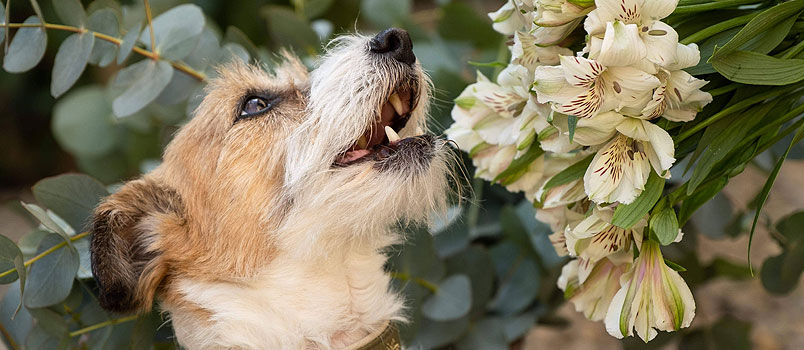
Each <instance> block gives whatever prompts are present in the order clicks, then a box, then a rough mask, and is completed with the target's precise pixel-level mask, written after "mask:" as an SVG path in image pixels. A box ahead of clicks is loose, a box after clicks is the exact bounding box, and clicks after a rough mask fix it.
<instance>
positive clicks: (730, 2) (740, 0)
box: [673, 0, 760, 15]
mask: <svg viewBox="0 0 804 350" xmlns="http://www.w3.org/2000/svg"><path fill="white" fill-rule="evenodd" d="M757 2H760V1H758V0H719V1H711V2H705V3H700V4H693V5H682V6H678V7H676V10H675V11H673V14H674V15H677V14H682V13H695V12H703V11H709V10H716V9H721V8H726V7H733V6H740V5H745V4H752V3H757Z"/></svg>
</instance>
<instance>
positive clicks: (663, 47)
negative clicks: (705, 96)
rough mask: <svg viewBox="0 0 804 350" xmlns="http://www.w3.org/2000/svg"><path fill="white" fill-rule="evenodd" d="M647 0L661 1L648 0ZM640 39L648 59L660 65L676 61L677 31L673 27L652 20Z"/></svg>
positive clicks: (650, 0) (652, 0)
mask: <svg viewBox="0 0 804 350" xmlns="http://www.w3.org/2000/svg"><path fill="white" fill-rule="evenodd" d="M648 2H661V1H654V0H649V1H648ZM642 39H643V42H644V43H645V47H646V49H647V56H646V57H645V58H647V59H648V60H649V61H651V62H653V63H655V64H657V65H659V66H662V67H666V66H669V65H671V64H674V63H676V62H677V58H676V53H677V51H678V33H676V30H675V29H673V27H671V26H669V25H667V24H665V23H662V22H659V21H656V22H653V25H652V26H651V27H650V28H648V30H647V32H643V33H642Z"/></svg>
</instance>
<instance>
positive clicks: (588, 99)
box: [533, 56, 661, 118]
mask: <svg viewBox="0 0 804 350" xmlns="http://www.w3.org/2000/svg"><path fill="white" fill-rule="evenodd" d="M560 60H561V65H559V66H541V67H537V68H536V71H535V78H534V82H533V89H534V90H535V91H536V94H537V98H538V101H539V102H540V103H548V102H550V103H552V107H553V110H555V111H556V112H559V113H563V114H567V115H575V116H577V117H579V118H589V117H593V116H595V115H597V114H598V113H601V112H606V111H611V110H616V111H620V110H622V109H623V108H631V109H634V110H635V111H636V113H637V115H638V114H639V112H641V110H642V108H643V107H644V105H645V104H647V103H648V101H650V99H651V96H652V94H651V92H652V91H653V89H655V88H657V87H659V86H660V85H661V82H660V81H659V79H657V78H656V77H654V76H653V75H651V74H648V73H646V72H644V71H642V70H640V69H637V68H633V67H605V66H604V65H602V64H601V63H600V62H597V61H595V60H590V59H586V58H583V57H573V56H561V57H560ZM635 106H636V107H635Z"/></svg>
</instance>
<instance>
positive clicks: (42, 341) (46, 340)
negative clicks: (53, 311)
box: [25, 327, 66, 350]
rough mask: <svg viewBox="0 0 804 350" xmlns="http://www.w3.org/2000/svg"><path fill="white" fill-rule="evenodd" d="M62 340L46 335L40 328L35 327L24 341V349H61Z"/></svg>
mask: <svg viewBox="0 0 804 350" xmlns="http://www.w3.org/2000/svg"><path fill="white" fill-rule="evenodd" d="M63 339H66V337H64V338H60V337H57V336H54V335H53V334H50V333H48V332H47V331H45V330H44V329H43V328H41V327H35V328H33V329H32V330H31V333H30V334H28V338H27V339H25V349H26V350H53V349H61V348H64V347H63V346H62V342H63V341H64V340H63Z"/></svg>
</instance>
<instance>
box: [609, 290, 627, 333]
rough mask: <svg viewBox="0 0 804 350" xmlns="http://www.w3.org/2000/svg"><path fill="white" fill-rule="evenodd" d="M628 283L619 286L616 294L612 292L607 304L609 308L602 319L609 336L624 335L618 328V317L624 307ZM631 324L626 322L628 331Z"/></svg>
mask: <svg viewBox="0 0 804 350" xmlns="http://www.w3.org/2000/svg"><path fill="white" fill-rule="evenodd" d="M628 287H629V285H628V284H626V285H623V286H622V287H620V290H618V291H617V294H614V298H612V299H611V303H610V304H609V309H608V311H606V319H605V321H604V323H605V325H606V331H607V332H609V334H611V336H613V337H615V338H617V339H622V338H624V337H625V336H626V335H629V334H623V333H622V331H621V330H620V318H621V316H622V314H623V310H624V309H625V302H626V300H625V296H626V294H627V293H628ZM630 327H631V324H630V323H629V324H628V328H627V329H628V330H629V332H628V333H630V329H631V328H630Z"/></svg>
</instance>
